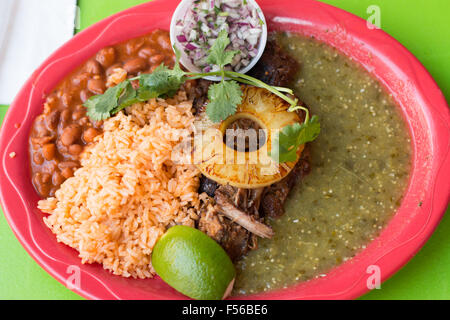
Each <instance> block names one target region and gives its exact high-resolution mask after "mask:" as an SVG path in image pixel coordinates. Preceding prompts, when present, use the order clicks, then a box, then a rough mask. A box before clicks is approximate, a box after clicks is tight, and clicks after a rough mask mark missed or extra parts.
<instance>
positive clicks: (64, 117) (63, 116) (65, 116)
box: [61, 109, 72, 126]
mask: <svg viewBox="0 0 450 320" xmlns="http://www.w3.org/2000/svg"><path fill="white" fill-rule="evenodd" d="M71 116H72V113H71V112H70V110H69V109H64V110H63V111H62V112H61V122H62V124H63V126H66V125H67V124H68V123H69V121H70V117H71Z"/></svg>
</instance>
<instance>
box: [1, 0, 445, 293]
mask: <svg viewBox="0 0 450 320" xmlns="http://www.w3.org/2000/svg"><path fill="white" fill-rule="evenodd" d="M258 2H259V3H260V5H261V7H262V8H263V10H264V12H265V14H266V17H267V19H268V22H269V27H270V28H271V29H272V30H274V29H278V30H290V31H295V32H299V33H301V34H304V35H313V36H315V37H316V38H317V39H319V40H321V41H324V42H326V43H328V44H330V45H332V46H334V47H336V48H338V49H339V50H340V51H342V52H343V53H345V54H346V55H348V56H350V57H352V58H353V59H354V60H355V61H357V62H359V63H360V64H361V65H362V66H363V67H364V68H365V69H367V70H368V71H369V72H371V73H372V74H373V75H374V76H375V77H376V78H378V79H379V80H380V81H381V82H382V83H383V84H384V85H385V86H386V88H387V89H388V90H389V92H390V93H392V95H393V97H394V99H395V100H396V101H397V102H398V104H399V106H400V108H401V111H402V113H403V115H404V118H405V120H406V122H407V124H408V127H409V130H410V133H411V137H412V147H413V151H414V152H413V168H412V173H411V179H410V183H409V186H408V190H407V193H406V196H405V198H404V200H403V203H402V205H401V207H400V209H399V210H398V211H397V213H396V215H395V216H394V218H393V219H392V220H391V221H390V223H389V225H388V226H387V227H386V228H385V229H384V231H383V232H382V234H381V235H380V237H378V238H377V239H376V240H375V241H373V242H372V243H370V244H369V245H368V247H367V248H366V249H365V250H364V251H362V252H361V253H360V254H358V255H357V256H356V257H355V258H353V259H351V260H349V261H347V262H346V263H344V264H342V265H340V266H338V267H336V268H334V269H333V270H332V271H331V272H329V273H328V274H327V276H326V277H323V278H320V279H315V280H312V281H308V282H305V283H301V284H299V285H297V286H293V287H290V288H288V289H284V290H280V291H274V292H270V293H264V294H257V295H252V296H250V297H248V298H252V299H349V298H356V297H358V296H360V295H362V294H363V293H365V292H366V291H367V290H368V288H367V280H368V278H369V276H370V275H371V272H372V271H371V269H370V266H372V265H376V266H378V267H379V268H380V272H381V279H382V280H385V279H387V278H388V277H389V276H391V275H392V274H393V273H394V272H395V271H397V270H398V269H399V268H400V267H401V266H403V265H404V264H405V263H406V262H407V261H408V260H409V259H410V258H411V257H412V256H413V255H414V254H415V253H416V252H417V251H418V250H419V249H420V247H422V245H423V244H424V243H425V241H426V240H427V239H428V238H429V237H430V235H431V233H432V232H433V230H434V229H435V228H436V226H437V224H438V223H439V221H440V219H441V217H442V215H443V213H444V210H445V208H446V207H447V204H448V201H449V195H450V161H449V160H450V159H449V148H450V128H449V124H450V113H449V109H448V106H447V103H446V101H445V99H444V96H443V95H442V92H441V91H440V90H439V88H438V86H437V85H436V83H435V82H434V81H433V79H432V78H431V76H430V75H429V73H428V72H427V71H426V70H425V68H424V67H423V66H422V65H421V64H420V62H419V61H418V60H417V59H416V58H415V57H414V56H413V55H412V54H411V53H410V52H408V51H407V50H406V49H405V48H404V47H403V46H402V45H401V44H400V43H398V42H397V41H396V40H394V39H393V38H392V37H390V36H389V35H387V34H386V33H384V32H383V31H381V30H370V29H369V28H367V26H366V21H364V20H362V19H360V18H358V17H356V16H354V15H352V14H349V13H347V12H345V11H342V10H340V9H337V8H334V7H332V6H329V5H326V4H323V3H320V2H316V1H312V0H297V1H291V0H260V1H258ZM177 4H178V1H177V0H165V1H162V0H157V1H153V2H150V3H147V4H144V5H141V6H138V7H134V8H132V9H129V10H126V11H123V12H121V13H119V14H117V15H114V16H112V17H109V18H107V19H105V20H103V21H101V22H99V23H97V24H96V25H94V26H92V27H90V28H89V29H87V30H85V31H84V32H82V33H80V34H78V35H77V36H75V37H74V38H73V39H72V40H70V41H69V42H68V43H66V44H65V45H64V46H63V47H61V48H60V49H59V50H58V51H56V52H55V53H54V54H53V55H52V56H51V57H50V58H48V59H47V60H46V61H45V62H44V63H43V64H42V66H41V67H40V68H39V69H38V70H36V72H34V73H33V75H32V76H31V78H30V79H29V80H28V81H27V82H26V83H25V85H24V87H23V88H22V90H21V91H20V93H19V95H18V96H17V97H16V99H15V100H14V102H13V104H12V105H11V107H10V109H9V112H8V114H7V116H6V119H5V122H4V124H3V128H2V132H1V136H0V159H1V163H2V165H1V168H0V186H1V200H2V204H3V208H4V211H5V215H6V218H7V220H8V222H9V224H10V226H11V228H12V229H13V231H14V233H15V234H16V236H17V238H18V239H19V241H20V242H21V243H22V245H23V246H24V247H25V249H26V250H27V251H28V253H29V254H30V255H31V256H32V257H33V258H34V259H35V260H36V261H37V262H38V263H39V264H40V265H41V266H42V267H43V268H44V269H45V270H47V272H49V273H50V274H51V275H52V276H53V277H55V278H56V279H57V280H58V281H60V282H61V283H63V284H66V280H67V279H68V278H69V277H70V275H71V274H72V273H73V272H74V270H77V269H76V268H77V267H79V270H80V272H81V283H80V287H79V288H74V289H73V290H74V291H75V292H77V293H78V294H80V295H82V296H84V297H86V298H91V299H183V298H185V297H184V296H183V295H181V294H179V293H177V292H176V291H175V290H173V289H172V288H170V287H169V286H167V285H166V284H165V283H163V282H162V281H161V280H160V279H158V278H155V279H152V280H134V279H125V278H122V277H118V276H114V275H111V274H110V273H109V272H108V271H105V270H104V269H103V268H102V267H101V266H100V265H98V264H94V265H82V264H81V263H80V259H79V258H78V257H77V252H76V251H75V250H73V249H71V248H69V247H67V246H65V245H63V244H59V243H57V242H56V238H55V236H54V235H53V234H52V233H51V232H50V230H49V229H48V228H46V227H45V226H44V223H43V221H42V217H43V213H41V212H40V211H39V210H38V209H37V208H36V204H37V201H38V196H37V194H36V193H35V191H34V189H33V187H32V185H31V178H30V172H29V171H30V170H29V157H28V150H27V146H28V134H29V131H30V128H31V125H32V122H33V119H34V118H35V117H36V116H37V115H38V114H39V113H41V112H42V105H43V101H44V97H45V95H46V94H47V93H49V92H50V91H51V90H52V89H53V88H54V87H55V86H56V85H57V84H58V82H59V81H60V80H62V79H63V78H64V76H65V75H67V74H68V73H69V72H70V71H71V70H73V69H74V68H75V67H77V66H78V65H80V64H81V63H83V62H84V61H86V60H87V59H88V58H90V57H91V56H93V55H94V54H95V53H96V52H97V51H98V50H99V49H101V48H103V47H106V46H109V45H113V44H116V43H118V42H122V41H124V40H127V39H130V38H134V37H137V36H141V35H143V34H145V33H148V32H150V31H152V30H153V29H156V28H164V29H169V22H170V18H171V15H172V12H173V11H174V9H175V7H176V5H177ZM16 123H21V126H20V128H19V129H17V128H16V127H15V124H16ZM11 152H15V153H16V157H15V158H10V157H9V154H10V153H11ZM419 203H421V205H419ZM368 268H369V269H368ZM69 280H70V278H69Z"/></svg>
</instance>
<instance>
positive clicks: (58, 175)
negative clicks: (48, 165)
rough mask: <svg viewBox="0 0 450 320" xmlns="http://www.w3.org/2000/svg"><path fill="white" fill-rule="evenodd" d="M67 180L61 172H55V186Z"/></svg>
mask: <svg viewBox="0 0 450 320" xmlns="http://www.w3.org/2000/svg"><path fill="white" fill-rule="evenodd" d="M65 180H66V178H65V177H64V176H63V175H62V174H61V173H60V172H58V171H55V172H54V173H53V176H52V183H53V184H54V185H55V186H59V185H61V184H62V183H63V182H64V181H65Z"/></svg>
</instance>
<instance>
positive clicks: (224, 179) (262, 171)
mask: <svg viewBox="0 0 450 320" xmlns="http://www.w3.org/2000/svg"><path fill="white" fill-rule="evenodd" d="M242 91H243V97H242V103H241V104H240V105H238V107H237V111H236V113H235V114H234V115H232V116H230V117H228V118H227V119H225V120H224V121H222V122H221V123H212V122H211V121H210V120H209V119H208V117H207V115H206V114H202V115H200V117H199V121H198V122H197V124H196V127H197V133H201V134H197V135H196V138H195V140H194V161H195V163H196V165H197V167H198V169H199V170H200V171H201V173H202V174H203V175H205V176H206V177H207V178H209V179H211V180H214V181H216V182H218V183H219V184H229V185H231V186H234V187H238V188H246V189H256V188H261V187H265V186H269V185H271V184H273V183H275V182H277V181H280V180H281V179H283V178H284V177H286V176H287V175H288V174H289V172H291V170H292V169H293V168H294V166H295V165H296V163H297V162H298V159H299V158H300V155H301V153H302V151H303V148H304V147H303V146H301V147H300V148H299V149H298V151H297V160H296V161H294V162H287V163H281V164H278V163H277V162H276V161H274V160H273V159H272V158H271V157H270V156H269V153H268V151H270V150H272V143H273V141H272V140H273V138H274V136H275V135H276V133H277V132H278V130H281V129H282V128H283V127H284V126H287V125H291V124H293V123H296V122H300V121H301V119H300V117H299V116H298V115H297V113H295V112H288V111H287V109H288V108H289V104H288V103H286V102H285V101H284V100H282V99H281V98H279V97H277V96H276V95H274V94H272V93H270V92H269V91H267V90H266V89H263V88H256V87H251V86H242ZM242 118H245V119H251V120H253V121H254V122H256V123H257V124H258V125H259V126H260V127H261V128H262V129H263V130H264V134H265V143H264V145H263V146H260V148H259V149H257V150H254V151H247V152H245V151H237V150H235V149H234V148H231V147H229V146H228V145H227V144H226V143H225V142H224V135H225V133H226V130H227V128H229V126H230V125H231V124H232V123H233V122H235V121H236V120H238V119H242ZM255 132H256V131H254V133H255ZM255 134H256V133H255Z"/></svg>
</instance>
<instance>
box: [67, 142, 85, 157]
mask: <svg viewBox="0 0 450 320" xmlns="http://www.w3.org/2000/svg"><path fill="white" fill-rule="evenodd" d="M81 152H83V147H82V146H80V145H79V144H72V145H70V146H69V153H70V154H71V155H74V156H77V155H79V154H80V153H81Z"/></svg>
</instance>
